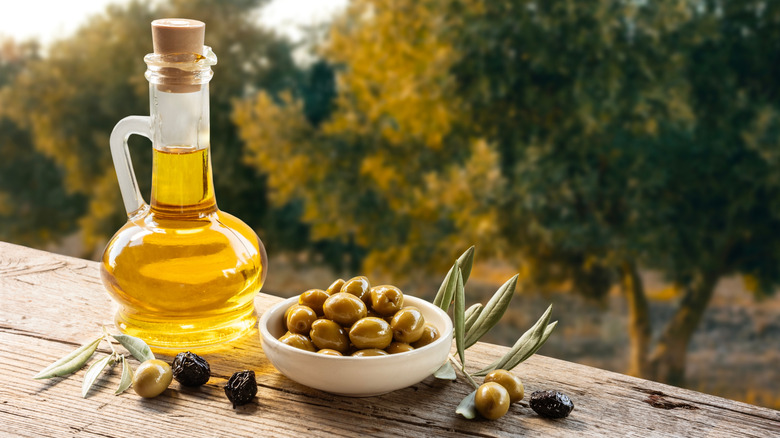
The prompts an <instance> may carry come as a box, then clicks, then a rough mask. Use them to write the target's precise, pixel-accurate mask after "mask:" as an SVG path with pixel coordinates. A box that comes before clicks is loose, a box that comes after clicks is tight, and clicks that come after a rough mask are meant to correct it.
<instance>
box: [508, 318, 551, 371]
mask: <svg viewBox="0 0 780 438" xmlns="http://www.w3.org/2000/svg"><path fill="white" fill-rule="evenodd" d="M557 325H558V321H555V322H553V323H552V324H549V325H548V326H547V327H546V328H545V329H544V334H543V335H542V337H541V339H539V341H538V342H537V343H536V345H535V346H534V348H533V350H531V352H530V353H528V354H526V355H525V356H523V357H522V358H521V359H520V360H518V361H517V362H508V363H507V364H506V365H505V366H504V367H505V368H504V369H506V370H507V371H509V370H511V369H512V368H514V367H516V366H517V365H519V364H521V363H522V362H525V360H526V359H528V358H529V357H531V356H533V355H534V354H536V352H537V351H539V349H540V348H542V345H544V343H545V342H547V338H549V337H550V334H552V332H553V330H555V327H556V326H557Z"/></svg>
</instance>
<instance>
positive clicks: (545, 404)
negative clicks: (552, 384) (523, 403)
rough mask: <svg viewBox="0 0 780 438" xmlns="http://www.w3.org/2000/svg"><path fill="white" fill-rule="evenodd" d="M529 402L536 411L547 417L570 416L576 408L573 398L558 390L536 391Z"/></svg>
mask: <svg viewBox="0 0 780 438" xmlns="http://www.w3.org/2000/svg"><path fill="white" fill-rule="evenodd" d="M529 403H530V405H531V409H533V410H534V412H536V413H537V414H539V415H541V416H542V417H547V418H564V417H568V416H569V413H570V412H571V410H572V409H574V403H572V401H571V399H570V398H569V397H568V396H567V395H566V394H563V393H560V392H558V391H534V393H533V394H531V400H530V402H529Z"/></svg>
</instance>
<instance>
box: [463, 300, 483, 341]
mask: <svg viewBox="0 0 780 438" xmlns="http://www.w3.org/2000/svg"><path fill="white" fill-rule="evenodd" d="M481 312H482V304H481V303H477V304H474V305H473V306H471V307H469V308H468V309H466V315H465V316H466V324H465V327H464V328H465V329H466V336H468V334H469V331H471V327H473V326H474V322H476V321H477V318H479V314H480V313H481Z"/></svg>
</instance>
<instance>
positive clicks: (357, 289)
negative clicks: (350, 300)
mask: <svg viewBox="0 0 780 438" xmlns="http://www.w3.org/2000/svg"><path fill="white" fill-rule="evenodd" d="M341 291H342V292H346V293H348V294H352V295H354V296H356V297H358V298H360V299H361V300H362V301H363V303H365V304H366V305H369V304H371V283H369V282H368V278H366V277H364V276H362V275H361V276H360V277H353V278H350V279H349V280H347V281H346V283H344V286H342V287H341Z"/></svg>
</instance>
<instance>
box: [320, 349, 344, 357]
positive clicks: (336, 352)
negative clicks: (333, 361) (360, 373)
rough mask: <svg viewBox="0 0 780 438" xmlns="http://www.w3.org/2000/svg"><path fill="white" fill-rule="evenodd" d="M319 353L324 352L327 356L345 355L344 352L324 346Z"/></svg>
mask: <svg viewBox="0 0 780 438" xmlns="http://www.w3.org/2000/svg"><path fill="white" fill-rule="evenodd" d="M317 354H324V355H325V356H343V354H341V353H339V352H338V351H336V350H331V349H330V348H323V349H322V350H319V351H317Z"/></svg>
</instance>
